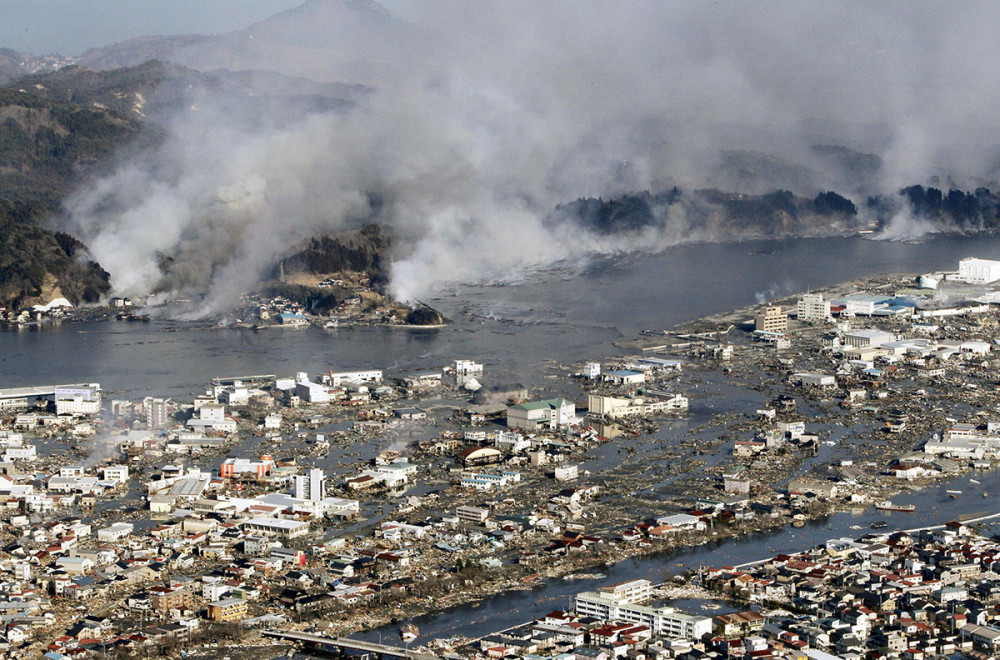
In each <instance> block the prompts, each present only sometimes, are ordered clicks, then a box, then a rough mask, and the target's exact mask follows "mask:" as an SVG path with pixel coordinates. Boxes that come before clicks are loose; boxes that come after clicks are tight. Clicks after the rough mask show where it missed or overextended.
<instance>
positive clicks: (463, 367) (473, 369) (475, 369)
mask: <svg viewBox="0 0 1000 660" xmlns="http://www.w3.org/2000/svg"><path fill="white" fill-rule="evenodd" d="M452 369H453V370H454V371H455V373H456V374H481V373H483V365H481V364H480V363H478V362H473V361H472V360H455V362H454V363H453V365H452Z"/></svg>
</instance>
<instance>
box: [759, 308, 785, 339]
mask: <svg viewBox="0 0 1000 660" xmlns="http://www.w3.org/2000/svg"><path fill="white" fill-rule="evenodd" d="M753 329H754V330H762V331H764V332H776V333H784V332H787V331H788V314H785V313H784V312H783V311H781V307H779V306H778V305H768V306H767V307H765V308H764V309H762V310H761V311H759V312H757V313H756V314H754V317H753Z"/></svg>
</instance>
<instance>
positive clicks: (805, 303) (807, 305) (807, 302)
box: [795, 293, 830, 321]
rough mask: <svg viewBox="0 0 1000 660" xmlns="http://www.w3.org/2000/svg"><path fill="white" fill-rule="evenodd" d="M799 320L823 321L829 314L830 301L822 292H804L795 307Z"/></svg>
mask: <svg viewBox="0 0 1000 660" xmlns="http://www.w3.org/2000/svg"><path fill="white" fill-rule="evenodd" d="M795 315H796V317H798V319H799V320H800V321H825V320H826V319H827V318H828V317H829V316H830V301H829V300H824V299H823V294H822V293H806V294H804V295H803V296H802V298H801V299H800V300H799V302H798V305H796V308H795Z"/></svg>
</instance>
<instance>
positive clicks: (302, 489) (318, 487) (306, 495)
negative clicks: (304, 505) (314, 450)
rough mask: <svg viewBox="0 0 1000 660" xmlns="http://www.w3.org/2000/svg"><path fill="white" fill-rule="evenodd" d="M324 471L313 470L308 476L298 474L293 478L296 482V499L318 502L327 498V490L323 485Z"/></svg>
mask: <svg viewBox="0 0 1000 660" xmlns="http://www.w3.org/2000/svg"><path fill="white" fill-rule="evenodd" d="M323 480H324V474H323V470H317V469H315V468H314V469H311V470H309V472H308V473H307V474H297V475H295V477H294V478H293V481H294V482H295V499H299V500H312V501H314V502H318V501H320V500H322V499H323V498H324V497H326V488H325V485H324V483H323Z"/></svg>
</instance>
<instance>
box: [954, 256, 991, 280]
mask: <svg viewBox="0 0 1000 660" xmlns="http://www.w3.org/2000/svg"><path fill="white" fill-rule="evenodd" d="M958 279H960V280H962V281H963V282H968V283H969V284H989V283H990V282H996V281H997V280H1000V261H990V260H987V259H976V258H975V257H967V258H965V259H962V260H961V261H959V262H958Z"/></svg>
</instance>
